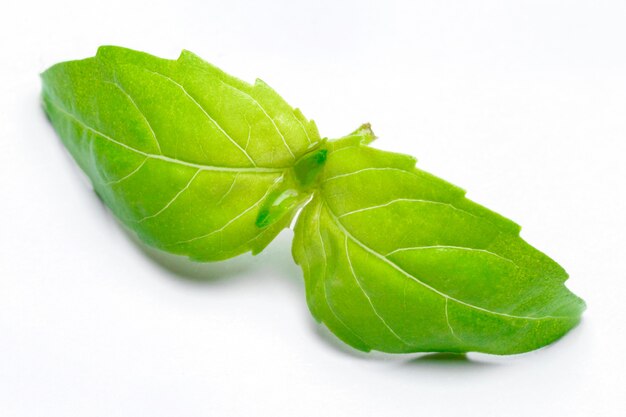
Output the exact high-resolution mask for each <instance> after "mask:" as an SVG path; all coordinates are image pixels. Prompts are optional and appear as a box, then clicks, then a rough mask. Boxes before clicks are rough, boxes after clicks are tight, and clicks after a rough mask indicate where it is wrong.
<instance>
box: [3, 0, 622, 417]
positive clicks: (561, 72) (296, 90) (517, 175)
mask: <svg viewBox="0 0 626 417" xmlns="http://www.w3.org/2000/svg"><path fill="white" fill-rule="evenodd" d="M0 9H1V10H0V56H1V60H2V61H1V65H0V415H1V416H3V417H14V416H15V417H37V416H45V417H54V416H64V417H67V416H89V417H99V416H106V417H112V416H123V417H126V416H132V417H136V416H151V417H159V416H177V417H178V416H182V417H195V416H262V415H263V416H264V415H267V416H350V415H355V416H356V415H358V416H410V415H415V416H443V415H454V416H498V417H500V416H549V415H555V416H556V415H559V416H570V417H573V416H623V415H626V377H625V375H626V359H625V353H624V352H625V349H626V343H625V342H626V340H625V338H626V336H625V334H626V326H625V316H626V314H625V313H626V308H625V303H624V297H625V294H624V292H625V290H626V284H625V282H626V276H625V275H626V274H625V272H624V271H625V267H626V264H625V263H626V262H625V260H626V253H625V252H626V245H625V242H624V234H625V232H626V224H625V220H624V218H625V216H624V214H625V212H626V198H625V186H624V184H625V181H624V180H625V179H626V169H625V168H624V167H625V165H626V152H625V151H626V148H625V145H624V142H625V140H626V48H625V46H626V2H624V1H621V0H616V1H602V0H593V1H576V0H568V1H546V0H541V1H502V0H494V1H471V2H469V1H458V2H449V1H440V0H437V1H435V0H433V1H407V2H400V1H398V2H383V1H381V2H367V1H362V0H361V1H350V2H347V1H346V2H340V1H337V0H335V1H320V0H317V1H312V2H298V1H294V0H285V1H275V2H261V1H255V2H250V3H243V2H236V1H227V0H220V1H219V2H213V1H195V2H194V1H186V0H178V1H175V2H164V1H156V0H152V1H145V2H141V3H138V2H132V1H129V0H122V1H118V0H107V1H103V2H93V4H91V3H90V2H88V1H86V0H79V1H45V2H44V1H42V2H39V3H38V2H33V1H25V0H20V1H15V2H13V1H11V2H9V1H6V2H3V3H2V6H0ZM101 44H117V45H123V46H127V47H132V48H136V49H141V50H145V51H148V52H151V53H154V54H156V55H160V56H164V57H170V58H175V57H177V56H178V53H179V51H180V50H181V49H182V48H186V49H190V50H192V51H194V52H196V53H197V54H199V55H200V56H202V57H204V58H205V59H207V60H208V61H210V62H213V63H215V64H216V65H218V66H220V67H222V68H223V69H225V70H227V71H229V72H230V73H232V74H234V75H237V76H239V77H241V78H243V79H245V80H248V81H252V80H254V78H255V77H257V76H259V77H262V78H263V79H264V80H265V81H267V82H268V83H269V84H270V85H272V86H273V87H274V88H275V89H276V90H277V91H278V92H279V93H280V94H281V95H283V96H284V97H285V98H286V99H287V100H288V101H289V102H290V103H291V104H293V105H295V106H299V107H301V108H302V110H303V111H304V113H305V114H306V115H307V116H308V117H310V118H313V119H315V120H316V122H317V123H318V126H319V129H320V131H321V133H322V135H325V136H329V137H337V136H340V135H342V134H344V133H346V132H349V131H351V130H353V129H354V128H355V127H357V126H358V125H359V124H361V123H362V122H366V121H369V122H371V123H372V125H373V127H374V130H375V131H376V133H377V134H378V135H379V136H380V139H379V141H378V142H377V144H376V146H379V147H381V148H384V149H389V150H396V151H401V152H406V153H410V154H413V155H415V156H417V157H418V158H419V160H420V162H419V165H420V167H422V168H424V169H427V170H429V171H431V172H433V173H435V174H437V175H439V176H441V177H443V178H445V179H447V180H449V181H451V182H453V183H455V184H458V185H460V186H462V187H464V188H465V189H467V190H469V192H468V195H469V197H470V198H472V199H474V200H476V201H478V202H480V203H482V204H484V205H486V206H488V207H490V208H492V209H494V210H496V211H498V212H500V213H502V214H504V215H506V216H507V217H510V218H512V219H514V220H515V221H517V222H518V223H520V224H521V225H523V226H524V230H523V232H522V236H523V237H524V238H525V239H527V240H528V241H529V242H531V243H532V244H534V245H535V246H537V247H538V248H540V249H542V250H544V251H545V252H547V253H548V254H549V255H551V256H552V257H554V258H555V259H556V260H557V261H558V262H560V263H561V264H562V265H564V266H565V268H566V269H567V270H568V271H569V273H570V275H571V278H570V280H569V281H568V286H569V287H570V288H571V289H572V290H573V291H574V292H576V293H577V294H579V295H581V296H582V297H583V298H584V299H585V300H586V301H587V303H588V306H589V307H588V310H587V312H586V313H585V315H584V319H583V321H582V323H581V325H580V326H579V327H578V328H576V329H575V330H574V331H572V332H571V333H570V334H569V335H567V336H566V337H565V338H564V339H562V340H561V341H559V342H557V343H556V344H554V345H553V346H551V347H549V348H547V349H542V350H540V351H537V352H533V353H530V354H525V355H520V356H516V357H490V356H487V355H477V354H470V355H468V357H467V359H454V358H448V357H445V356H443V357H442V356H437V355H435V356H432V355H402V356H390V355H382V354H370V355H366V354H361V353H358V352H355V351H353V350H350V349H349V348H346V347H345V346H343V345H341V344H340V343H339V342H337V340H336V339H334V338H333V336H332V335H330V334H329V333H328V332H327V331H326V330H325V329H324V328H322V327H320V326H318V325H317V324H316V323H315V322H314V320H313V319H312V318H311V316H310V315H309V313H308V310H307V307H306V303H305V297H304V288H303V284H302V274H301V271H300V270H299V268H298V267H297V266H295V265H294V263H293V262H292V260H291V257H290V242H291V237H292V233H291V231H285V232H284V233H283V234H281V235H280V237H279V238H278V239H277V240H276V241H275V242H274V243H272V245H271V246H270V247H269V248H268V249H267V250H266V251H265V252H264V253H263V254H261V255H259V256H258V257H254V258H253V257H251V256H249V255H246V256H242V257H240V258H238V259H235V260H231V261H228V262H224V263H219V264H208V265H199V264H191V263H189V262H186V261H183V260H180V259H177V258H174V257H170V256H164V255H162V254H159V253H157V252H156V251H154V250H150V249H146V248H144V247H142V246H141V245H140V244H138V243H137V242H136V241H135V240H134V238H133V237H132V236H130V235H129V233H127V232H125V231H124V230H123V229H122V228H121V227H120V226H119V225H118V224H117V223H116V221H115V220H114V219H113V217H112V216H111V214H110V213H109V212H108V211H107V210H106V209H105V208H104V207H103V206H102V204H101V203H100V201H99V200H98V199H97V198H96V196H95V195H94V194H93V193H92V192H91V190H90V188H89V186H88V184H87V182H86V181H85V179H84V178H83V176H82V174H81V173H80V171H79V170H78V169H77V168H76V167H75V165H74V163H73V161H72V160H71V159H70V158H69V157H68V155H67V153H66V152H65V150H64V149H63V147H62V146H61V144H60V142H59V140H58V139H57V137H56V135H55V133H54V131H53V130H52V128H51V127H50V126H49V124H48V123H47V121H46V119H45V117H44V115H43V113H42V111H41V109H40V106H39V97H38V95H39V88H40V84H39V78H38V74H39V72H41V71H43V70H44V69H45V68H47V67H48V66H50V65H52V64H54V63H56V62H58V61H61V60H68V59H77V58H83V57H87V56H91V55H93V54H94V53H95V51H96V48H97V46H99V45H101Z"/></svg>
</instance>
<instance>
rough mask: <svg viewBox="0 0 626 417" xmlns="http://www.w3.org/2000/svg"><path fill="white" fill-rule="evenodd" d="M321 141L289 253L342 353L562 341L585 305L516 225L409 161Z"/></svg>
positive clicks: (517, 347)
mask: <svg viewBox="0 0 626 417" xmlns="http://www.w3.org/2000/svg"><path fill="white" fill-rule="evenodd" d="M359 139H360V138H359V137H358V136H353V137H351V138H346V139H342V140H340V141H336V142H329V144H328V148H329V152H328V160H327V163H326V165H325V168H324V172H323V174H322V176H321V178H320V180H321V185H320V189H319V190H318V191H317V192H316V193H315V196H314V198H313V200H312V201H311V203H310V204H308V205H307V206H306V207H305V209H304V210H303V212H302V213H301V214H300V217H299V218H298V222H297V225H296V228H295V239H294V243H293V254H294V258H295V260H296V262H297V263H298V264H300V265H301V266H302V269H303V271H304V276H305V281H306V293H307V300H308V304H309V308H310V310H311V312H312V314H313V315H314V316H315V317H316V319H317V320H318V321H322V322H323V323H324V324H325V325H326V326H328V328H329V329H330V330H331V331H332V332H333V333H335V334H336V335H337V336H338V337H339V338H341V339H342V340H343V341H345V342H346V343H348V344H350V345H351V346H353V347H355V348H357V349H361V350H365V351H369V350H379V351H384V352H422V351H424V352H432V351H446V352H468V351H479V352H488V353H495V354H512V353H519V352H525V351H529V350H533V349H537V348H539V347H542V346H544V345H546V344H549V343H551V342H553V341H554V340H556V339H558V338H559V337H561V336H562V335H563V334H565V333H566V332H567V331H568V330H570V329H571V328H572V327H573V326H575V325H576V324H577V323H578V321H579V318H580V314H581V312H582V311H583V309H584V302H583V301H582V300H581V299H579V298H578V297H576V296H575V295H574V294H572V293H571V292H570V291H569V290H568V289H567V288H566V287H565V286H564V284H563V283H564V281H565V280H566V279H567V274H566V273H565V271H564V270H563V269H562V268H561V267H560V266H559V265H558V264H557V263H555V262H554V261H553V260H551V259H550V258H548V257H547V256H546V255H544V254H543V253H541V252H539V251H538V250H536V249H534V248H532V247H531V246H530V245H528V244H527V243H526V242H525V241H523V240H522V239H521V238H520V237H519V229H520V228H519V227H518V226H517V225H516V224H515V223H513V222H511V221H510V220H507V219H505V218H503V217H501V216H499V215H497V214H495V213H493V212H491V211H489V210H487V209H485V208H484V207H482V206H479V205H477V204H475V203H473V202H471V201H469V200H467V199H466V198H465V197H464V192H463V190H461V189H459V188H457V187H455V186H453V185H451V184H449V183H446V182H445V181H442V180H440V179H439V178H436V177H434V176H432V175H430V174H428V173H426V172H423V171H421V170H419V169H417V168H415V160H414V159H413V158H411V157H408V156H405V155H399V154H393V153H388V152H383V151H380V150H376V149H373V148H370V147H368V146H364V145H362V144H361V143H360V141H359Z"/></svg>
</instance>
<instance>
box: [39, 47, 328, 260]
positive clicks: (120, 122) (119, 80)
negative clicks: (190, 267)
mask: <svg viewBox="0 0 626 417" xmlns="http://www.w3.org/2000/svg"><path fill="white" fill-rule="evenodd" d="M42 80H43V103H44V109H45V111H46V113H47V114H48V116H49V118H50V120H51V121H52V124H53V126H54V128H55V129H56V130H57V132H58V133H59V135H60V137H61V139H62V140H63V143H64V144H65V146H66V147H67V148H68V149H69V151H70V153H71V154H72V156H73V157H74V159H75V160H76V162H77V163H78V164H79V165H80V167H81V168H82V169H83V170H84V171H85V172H86V173H87V175H88V176H89V178H90V180H91V182H92V184H93V187H94V189H95V191H96V192H97V193H98V194H99V195H100V197H101V198H102V199H103V200H104V202H105V203H106V204H107V206H108V207H109V208H110V209H111V210H112V211H113V213H114V214H115V215H116V216H117V217H118V218H119V219H120V220H121V221H122V222H123V223H124V224H125V225H126V226H128V227H129V228H130V229H132V230H133V231H135V232H136V233H137V234H138V235H139V237H140V238H141V239H142V240H143V241H145V242H146V243H148V244H150V245H153V246H156V247H158V248H161V249H164V250H167V251H169V252H172V253H176V254H181V255H186V256H189V257H191V258H193V259H195V260H201V261H215V260H220V259H226V258H229V257H232V256H235V255H238V254H240V253H243V252H246V251H249V250H251V251H252V252H253V253H257V252H259V251H261V250H262V249H263V248H264V247H265V246H266V245H267V244H268V243H269V242H270V241H271V240H272V239H273V238H274V237H275V236H276V235H277V234H278V233H279V232H280V230H282V229H283V228H284V227H286V226H288V224H289V222H290V220H291V219H292V217H293V215H294V213H295V212H296V210H297V209H298V208H299V207H300V205H301V204H302V203H303V202H304V201H305V200H306V199H307V198H308V197H309V195H310V192H302V190H303V189H306V187H302V186H301V184H300V183H299V181H298V176H297V175H296V173H295V172H294V169H293V168H294V166H295V165H296V164H297V163H298V162H299V161H300V159H301V157H303V156H305V155H306V154H308V153H310V152H312V151H314V150H315V148H316V147H319V145H320V143H321V142H320V136H319V134H318V132H317V129H316V127H315V124H314V123H313V122H312V121H309V120H307V119H306V118H305V117H304V116H303V115H302V113H301V112H300V111H299V110H294V109H292V108H291V107H290V106H289V105H288V104H287V103H285V101H284V100H283V99H282V98H281V97H280V96H278V94H276V92H274V90H272V89H271V88H270V87H269V86H268V85H267V84H265V83H264V82H262V81H260V80H257V81H256V82H255V84H254V85H249V84H247V83H245V82H242V81H240V80H238V79H236V78H233V77H231V76H229V75H227V74H225V73H224V72H222V71H220V70H219V69H217V68H215V67H214V66H212V65H210V64H208V63H206V62H205V61H203V60H202V59H200V58H198V57H197V56H195V55H194V54H192V53H191V52H187V51H184V52H183V53H182V54H181V55H180V57H179V58H178V59H177V60H166V59H160V58H156V57H154V56H151V55H148V54H145V53H141V52H136V51H132V50H129V49H124V48H119V47H101V48H100V49H99V50H98V53H97V55H96V56H95V57H93V58H88V59H85V60H81V61H70V62H65V63H61V64H57V65H55V66H53V67H52V68H50V69H48V70H47V71H46V72H44V73H43V74H42ZM321 163H323V161H322V162H321ZM285 193H290V196H291V197H290V199H289V201H288V202H289V204H284V203H283V204H282V205H278V207H279V209H278V210H274V211H272V212H271V214H272V215H271V216H269V217H268V216H266V218H265V221H264V222H263V226H264V227H263V228H260V227H257V225H256V221H257V216H258V215H259V211H260V210H261V208H262V207H273V205H275V204H273V203H274V202H273V201H272V199H278V198H281V199H283V200H284V198H282V197H281V196H284V195H285Z"/></svg>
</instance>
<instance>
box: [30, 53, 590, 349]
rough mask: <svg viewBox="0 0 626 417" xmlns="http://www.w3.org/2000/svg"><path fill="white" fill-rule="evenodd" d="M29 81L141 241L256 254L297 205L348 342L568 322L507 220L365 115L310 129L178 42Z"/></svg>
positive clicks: (176, 248)
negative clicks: (400, 149) (386, 142)
mask: <svg viewBox="0 0 626 417" xmlns="http://www.w3.org/2000/svg"><path fill="white" fill-rule="evenodd" d="M42 78H43V105H44V108H45V111H46V113H47V114H48V116H49V118H50V120H51V122H52V124H53V126H54V128H55V129H56V131H57V132H58V134H59V136H60V137H61V139H62V141H63V143H64V144H65V146H66V147H67V149H68V150H69V151H70V153H71V154H72V156H73V157H74V159H75V160H76V162H77V163H78V164H79V165H80V167H81V168H82V169H83V171H85V173H86V174H87V175H88V176H89V178H90V180H91V182H92V184H93V187H94V189H95V191H96V192H97V193H98V195H99V196H100V197H101V198H102V200H103V201H104V202H105V203H106V205H107V206H108V207H109V208H110V209H111V210H112V212H113V213H114V214H115V215H116V216H117V217H118V218H119V219H120V220H121V222H122V223H124V225H126V226H127V227H128V228H130V229H131V230H133V231H134V232H135V233H137V235H138V236H139V237H140V238H141V240H143V241H144V242H146V243H147V244H149V245H152V246H155V247H157V248H159V249H162V250H164V251H167V252H170V253H174V254H179V255H184V256H187V257H189V258H191V259H193V260H197V261H219V260H223V259H227V258H231V257H233V256H237V255H239V254H242V253H244V252H248V251H252V253H254V254H256V253H258V252H260V251H261V250H262V249H263V248H264V247H265V246H267V245H268V244H269V243H270V242H271V241H272V239H273V238H274V237H275V236H276V235H277V234H278V233H279V232H280V231H281V230H282V229H283V228H285V227H288V226H289V225H290V223H291V222H292V220H293V218H294V217H295V216H296V214H297V213H299V216H298V219H297V221H296V225H295V231H294V241H293V257H294V259H295V261H296V262H297V263H298V264H299V265H301V267H302V269H303V271H304V279H305V282H306V295H307V301H308V305H309V308H310V310H311V312H312V314H313V316H314V317H315V318H316V319H317V320H318V321H321V322H323V323H324V324H325V325H326V326H327V327H328V328H329V329H330V330H331V331H332V332H333V333H334V334H335V335H337V337H339V338H340V339H341V340H343V341H344V342H346V343H347V344H349V345H351V346H353V347H354V348H356V349H360V350H363V351H369V350H379V351H384V352H392V353H402V352H469V351H478V352H487V353H494V354H513V353H520V352H525V351H529V350H533V349H537V348H539V347H542V346H544V345H546V344H549V343H551V342H553V341H555V340H556V339H558V338H559V337H561V336H562V335H564V334H565V333H566V332H567V331H568V330H570V329H571V328H572V327H573V326H575V325H576V324H577V323H578V321H579V320H580V315H581V313H582V311H583V310H584V308H585V305H584V302H583V301H582V300H581V299H580V298H578V297H577V296H575V295H574V294H572V293H571V292H570V291H569V290H568V289H567V288H566V287H565V285H564V281H565V280H566V279H567V274H566V272H565V271H564V270H563V269H562V268H561V267H560V266H559V265H558V264H557V263H555V262H554V261H553V260H551V259H550V258H548V257H547V256H546V255H544V254H543V253H541V252H540V251H538V250H536V249H534V248H533V247H531V246H530V245H528V244H527V243H526V242H525V241H524V240H522V239H521V238H520V237H519V231H520V228H519V226H518V225H517V224H515V223H513V222H512V221H510V220H507V219H505V218H504V217H501V216H500V215H498V214H496V213H493V212H491V211H489V210H487V209H486V208H484V207H482V206H480V205H478V204H475V203H473V202H471V201H469V200H468V199H466V198H465V196H464V191H463V190H461V189H459V188H457V187H455V186H453V185H451V184H449V183H447V182H445V181H443V180H441V179H439V178H437V177H435V176H433V175H430V174H428V173H426V172H424V171H421V170H419V169H417V168H415V160H414V159H413V158H412V157H409V156H406V155H401V154H396V153H390V152H384V151H381V150H377V149H374V148H372V147H370V146H368V144H369V143H370V142H371V141H372V140H373V139H374V135H373V133H372V131H371V130H370V129H369V126H367V125H364V126H362V127H361V128H359V129H358V130H356V131H355V132H353V133H352V134H350V135H348V136H346V137H343V138H340V139H337V140H326V139H322V138H321V137H320V135H319V133H318V131H317V128H316V126H315V124H314V123H313V122H312V121H310V120H308V119H306V118H305V117H304V116H303V114H302V113H301V112H300V111H299V110H297V109H293V108H292V107H290V106H289V105H288V104H287V103H286V102H285V101H284V100H283V99H282V98H281V97H280V96H279V95H278V94H277V93H276V92H275V91H274V90H272V89H271V88H270V87H269V86H268V85H267V84H265V83H264V82H262V81H260V80H257V81H256V82H255V83H254V85H250V84H247V83H245V82H242V81H240V80H238V79H236V78H234V77H231V76H229V75H227V74H226V73H224V72H222V71H221V70H219V69H217V68H216V67H214V66H212V65H210V64H208V63H206V62H205V61H203V60H202V59H200V58H199V57H197V56H196V55H194V54H192V53H190V52H187V51H184V52H183V53H182V54H181V55H180V57H179V58H178V59H177V60H165V59H161V58H157V57H154V56H151V55H148V54H145V53H142V52H137V51H132V50H129V49H125V48H119V47H101V48H100V49H99V50H98V53H97V55H96V56H95V57H92V58H88V59H84V60H80V61H70V62H64V63H60V64H57V65H55V66H53V67H51V68H50V69H48V70H47V71H46V72H44V73H43V74H42Z"/></svg>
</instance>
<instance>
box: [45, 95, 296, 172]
mask: <svg viewBox="0 0 626 417" xmlns="http://www.w3.org/2000/svg"><path fill="white" fill-rule="evenodd" d="M46 101H47V102H48V104H50V105H51V106H52V107H54V108H55V109H56V110H57V111H59V112H61V113H62V114H63V115H65V116H66V117H68V118H70V119H71V120H73V121H74V122H76V123H78V124H79V125H80V126H82V127H83V128H84V129H86V130H89V131H90V132H92V133H94V134H96V135H98V136H100V137H101V138H103V139H105V140H107V141H109V142H111V143H114V144H116V145H118V146H121V147H122V148H125V149H127V150H129V151H131V152H134V153H136V154H139V155H143V156H145V157H146V158H150V159H157V160H161V161H165V162H169V163H172V164H178V165H184V166H188V167H192V168H196V169H200V170H203V171H231V172H259V173H282V172H284V171H286V170H288V169H291V168H292V167H291V166H289V167H282V168H264V167H220V166H213V165H203V164H196V163H193V162H188V161H184V160H181V159H176V158H171V157H169V156H165V155H159V154H153V153H148V152H144V151H141V150H139V149H137V148H134V147H132V146H130V145H127V144H125V143H123V142H120V141H117V140H115V139H113V138H112V137H110V136H108V135H107V134H105V133H103V132H100V131H99V130H97V129H95V128H93V127H91V126H89V125H88V124H86V123H85V122H83V121H82V120H81V119H79V118H78V117H76V116H75V115H74V114H72V113H70V112H68V111H67V110H65V109H64V108H63V107H61V106H60V105H59V104H57V103H55V102H54V100H53V99H52V97H51V96H47V100H46Z"/></svg>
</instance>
